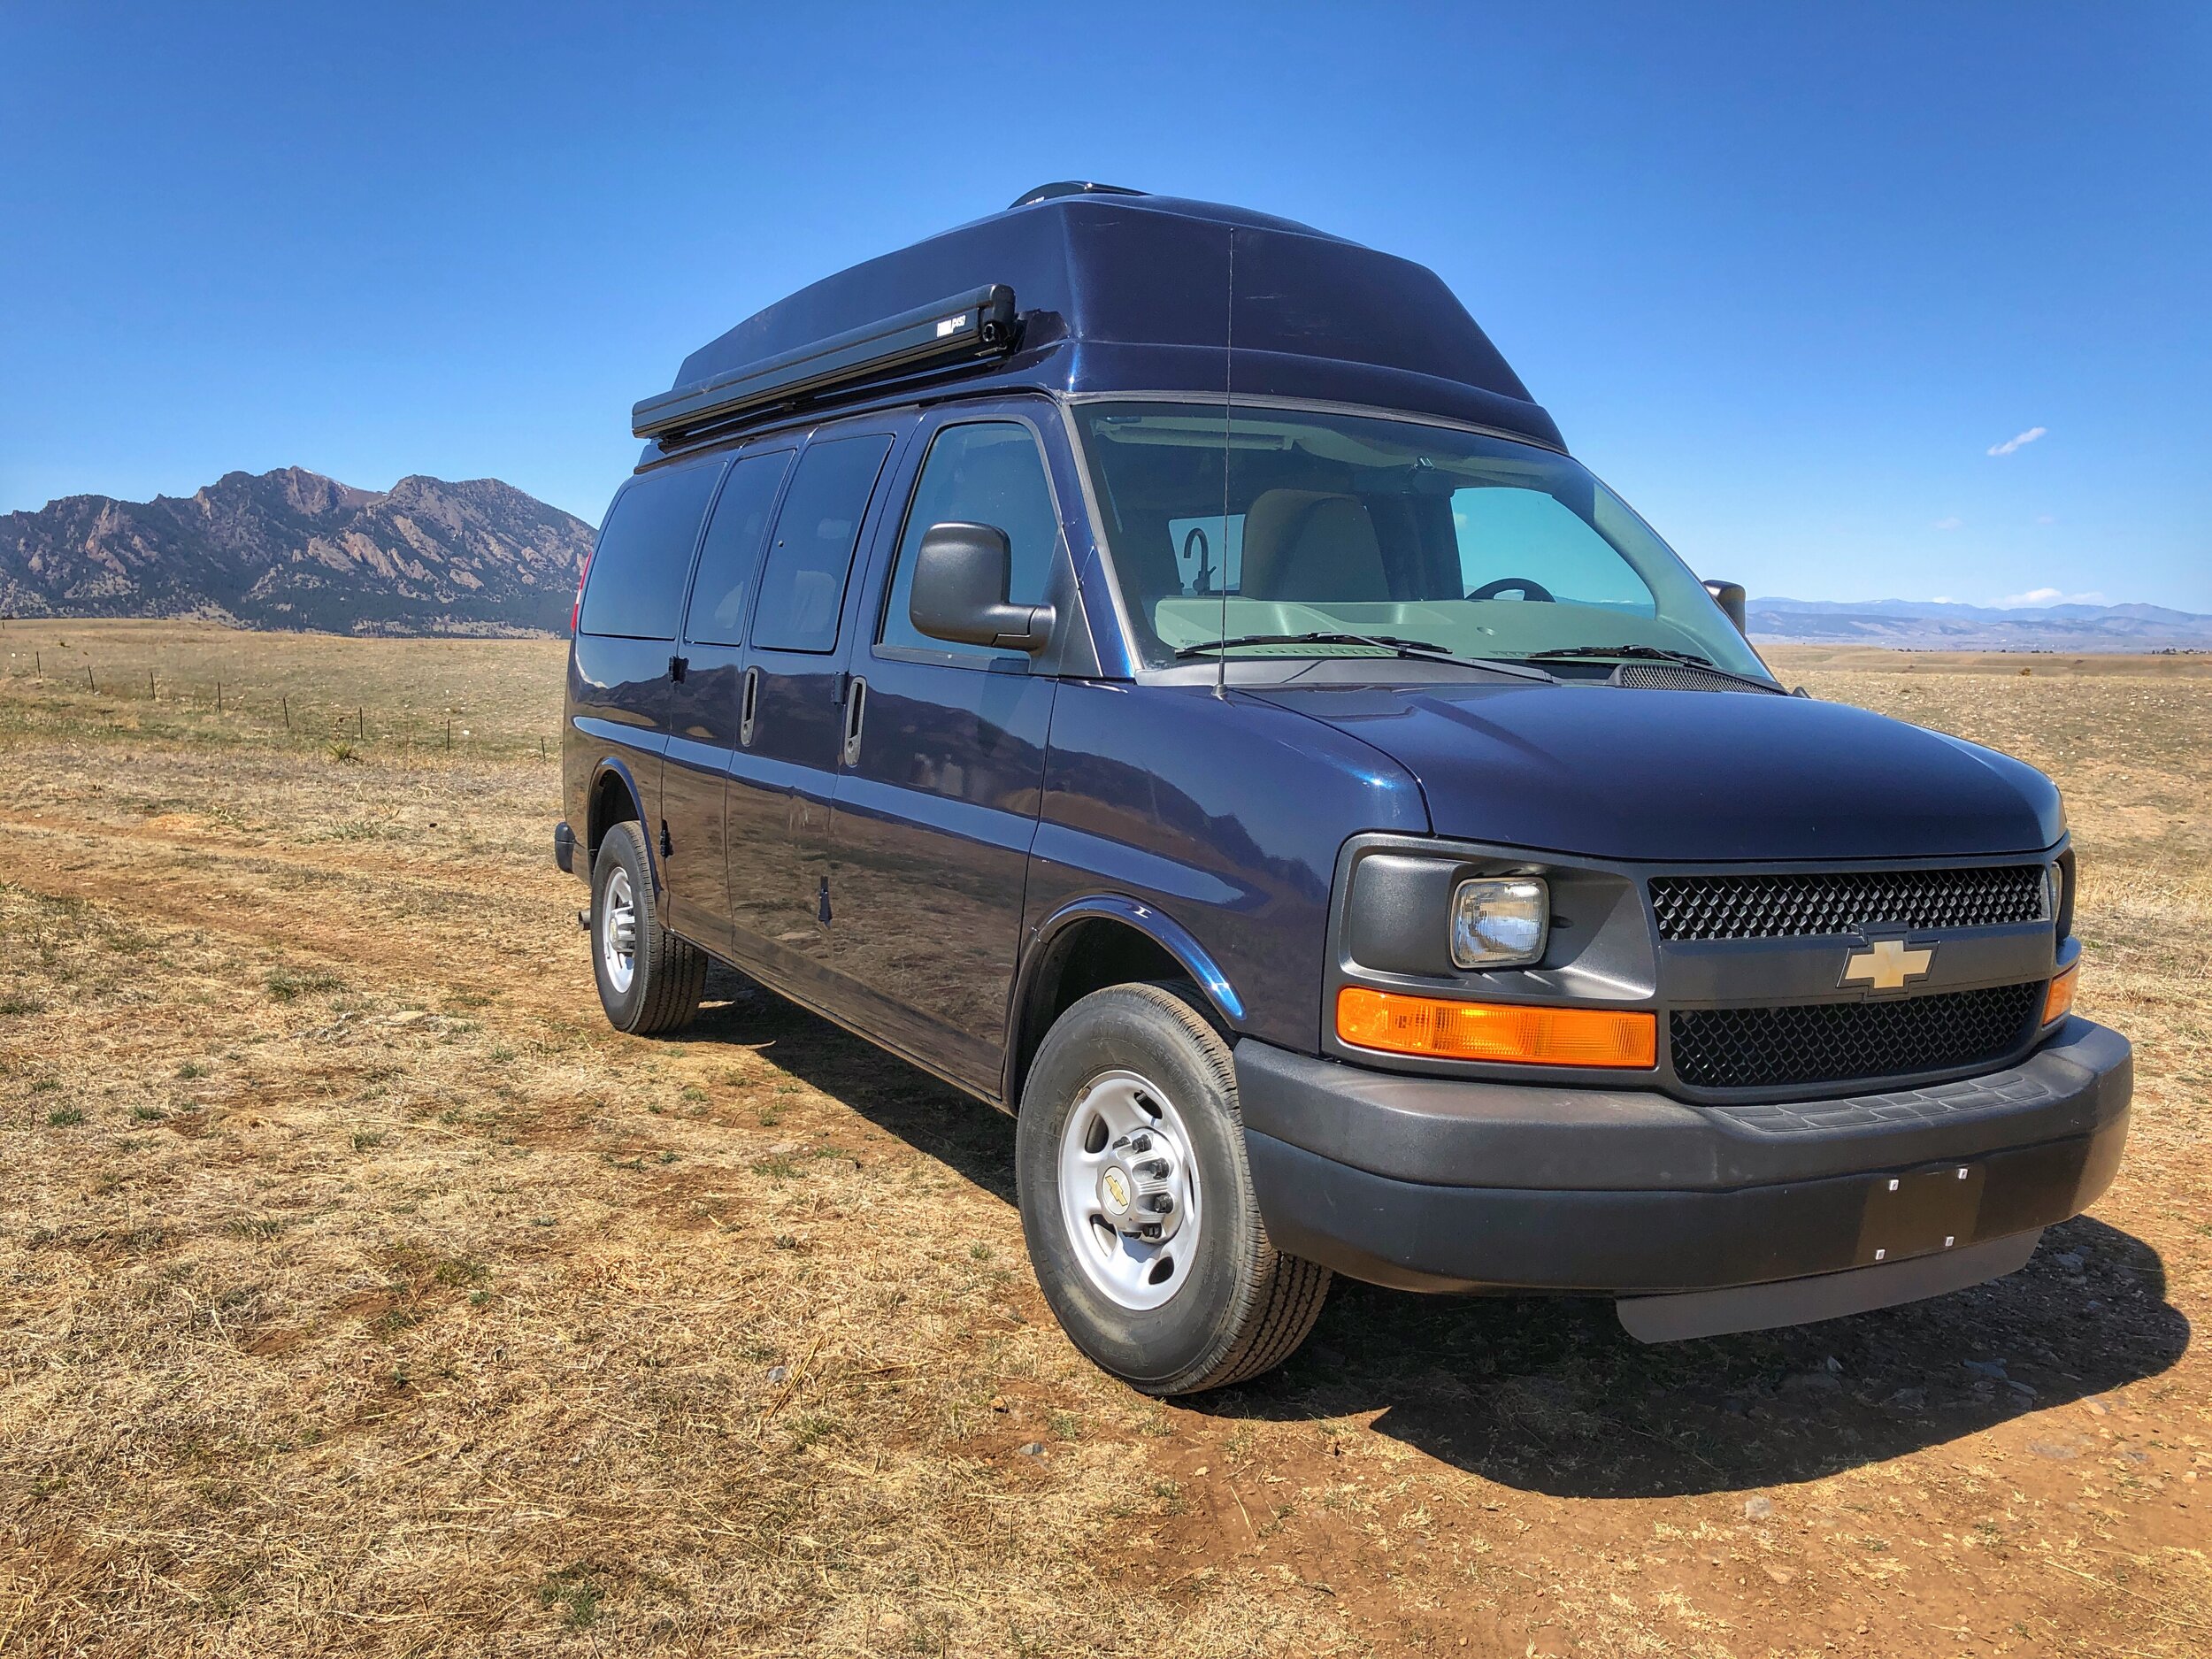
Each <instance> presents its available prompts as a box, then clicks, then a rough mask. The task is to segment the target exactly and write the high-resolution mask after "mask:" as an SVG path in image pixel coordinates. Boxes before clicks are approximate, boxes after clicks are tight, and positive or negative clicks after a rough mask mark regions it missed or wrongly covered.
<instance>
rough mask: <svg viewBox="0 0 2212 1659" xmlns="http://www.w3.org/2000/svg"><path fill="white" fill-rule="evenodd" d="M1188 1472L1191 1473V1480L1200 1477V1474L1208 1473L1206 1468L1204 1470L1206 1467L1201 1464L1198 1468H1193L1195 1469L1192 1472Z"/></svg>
mask: <svg viewBox="0 0 2212 1659" xmlns="http://www.w3.org/2000/svg"><path fill="white" fill-rule="evenodd" d="M1190 1472H1191V1478H1192V1479H1197V1478H1198V1477H1199V1476H1200V1475H1202V1474H1206V1473H1208V1472H1209V1471H1208V1470H1207V1468H1206V1465H1205V1464H1203V1463H1201V1464H1199V1465H1198V1467H1197V1468H1195V1469H1194V1470H1192V1471H1190Z"/></svg>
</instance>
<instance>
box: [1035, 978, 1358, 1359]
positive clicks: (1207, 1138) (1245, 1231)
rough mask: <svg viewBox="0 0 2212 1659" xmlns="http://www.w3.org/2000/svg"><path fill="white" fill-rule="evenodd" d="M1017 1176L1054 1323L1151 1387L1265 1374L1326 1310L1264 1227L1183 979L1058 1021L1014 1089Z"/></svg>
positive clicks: (1308, 1266) (1318, 1288)
mask: <svg viewBox="0 0 2212 1659" xmlns="http://www.w3.org/2000/svg"><path fill="white" fill-rule="evenodd" d="M1193 995H1194V994H1193ZM1015 1174H1016V1181H1017V1185H1018V1188H1019V1191H1020V1199H1021V1213H1022V1231H1023V1233H1024V1234H1025V1237H1026V1239H1027V1240H1028V1245H1029V1259H1030V1262H1031V1263H1032V1264H1033V1267H1034V1268H1035V1270H1036V1274H1037V1282H1038V1284H1039V1286H1041V1288H1042V1289H1043V1291H1044V1293H1045V1299H1046V1300H1047V1301H1048V1302H1050V1303H1051V1304H1052V1310H1053V1312H1054V1313H1055V1314H1056V1316H1057V1317H1058V1318H1059V1321H1060V1324H1061V1326H1062V1328H1063V1329H1064V1330H1065V1331H1066V1332H1067V1333H1068V1335H1069V1337H1070V1338H1071V1340H1073V1341H1074V1343H1075V1345H1076V1346H1077V1347H1078V1348H1081V1349H1082V1350H1083V1351H1084V1352H1085V1353H1086V1354H1087V1355H1089V1356H1090V1357H1091V1358H1092V1359H1093V1360H1094V1361H1095V1362H1096V1363H1098V1364H1099V1365H1100V1366H1102V1367H1103V1368H1104V1369H1105V1370H1107V1371H1111V1372H1113V1373H1114V1375H1116V1376H1117V1377H1119V1378H1121V1379H1124V1380H1125V1381H1126V1382H1128V1383H1130V1384H1131V1385H1132V1386H1135V1387H1137V1388H1141V1389H1142V1390H1143V1391H1144V1392H1146V1393H1147V1394H1195V1393H1197V1392H1199V1391H1200V1390H1202V1389H1207V1388H1220V1387H1224V1386H1227V1385H1229V1384H1231V1383H1235V1382H1241V1381H1243V1380H1244V1379H1246V1378H1248V1377H1255V1376H1257V1375H1258V1374H1259V1373H1260V1372H1262V1371H1269V1370H1271V1369H1273V1368H1274V1367H1275V1366H1277V1365H1279V1364H1280V1363H1282V1362H1283V1361H1284V1360H1286V1359H1287V1358H1289V1357H1290V1356H1291V1354H1292V1353H1293V1352H1294V1350H1295V1349H1296V1348H1297V1347H1298V1345H1299V1344H1300V1343H1301V1342H1302V1341H1304V1340H1306V1336H1307V1333H1309V1332H1310V1331H1311V1330H1312V1329H1313V1324H1314V1321H1315V1320H1316V1319H1317V1318H1318V1317H1320V1314H1321V1305H1322V1303H1323V1302H1324V1301H1325V1299H1326V1298H1327V1295H1328V1289H1329V1271H1328V1270H1327V1269H1326V1268H1325V1267H1321V1266H1317V1264H1315V1263H1311V1262H1307V1261H1303V1260H1301V1259H1300V1258H1298V1257H1296V1256H1286V1255H1284V1254H1283V1253H1282V1252H1281V1251H1279V1250H1278V1249H1276V1248H1274V1246H1273V1245H1272V1244H1271V1243H1270V1242H1269V1240H1268V1237H1267V1229H1266V1227H1265V1225H1263V1223H1262V1221H1261V1219H1260V1212H1259V1205H1258V1202H1257V1201H1256V1198H1255V1197H1254V1195H1253V1191H1252V1171H1251V1166H1250V1164H1249V1163H1248V1160H1247V1158H1246V1155H1245V1147H1244V1123H1243V1119H1242V1118H1241V1117H1240V1115H1239V1113H1238V1110H1237V1095H1236V1071H1235V1067H1234V1065H1233V1063H1232V1061H1231V1058H1230V1053H1229V1046H1228V1044H1227V1043H1226V1042H1225V1041H1223V1039H1222V1036H1221V1033H1219V1032H1217V1031H1216V1030H1215V1029H1214V1027H1213V1026H1212V1025H1210V1024H1209V1023H1208V1022H1207V1020H1206V1019H1205V1018H1203V1017H1202V1015H1201V1014H1200V1013H1199V1012H1198V1010H1197V1009H1196V1008H1195V1007H1194V1006H1193V1004H1192V1002H1191V1001H1190V1000H1187V998H1186V997H1185V996H1183V995H1178V993H1177V991H1176V990H1175V989H1174V988H1173V987H1166V986H1160V985H1118V986H1112V987H1108V988H1107V989H1105V990H1102V991H1095V992H1093V993H1092V994H1091V995H1088V996H1087V997H1085V998H1083V999H1082V1000H1081V1001H1080V1002H1077V1003H1076V1004H1075V1005H1074V1006H1073V1007H1071V1008H1070V1009H1069V1010H1067V1012H1066V1013H1064V1014H1063V1015H1062V1016H1061V1017H1060V1018H1059V1020H1058V1021H1057V1022H1056V1024H1055V1025H1053V1027H1052V1029H1051V1031H1050V1032H1048V1033H1047V1034H1046V1036H1045V1040H1044V1043H1043V1046H1042V1047H1041V1048H1039V1050H1038V1051H1037V1058H1036V1061H1035V1063H1034V1064H1033V1065H1032V1066H1031V1067H1030V1071H1029V1078H1028V1080H1027V1082H1026V1083H1025V1085H1024V1086H1023V1088H1022V1099H1021V1117H1020V1121H1019V1124H1018V1127H1017V1129H1016V1132H1015Z"/></svg>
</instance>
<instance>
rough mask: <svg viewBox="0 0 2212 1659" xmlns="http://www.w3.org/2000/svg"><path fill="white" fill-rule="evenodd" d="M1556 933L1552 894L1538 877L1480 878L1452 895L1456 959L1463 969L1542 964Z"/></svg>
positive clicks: (1453, 951)
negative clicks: (1547, 944)
mask: <svg viewBox="0 0 2212 1659" xmlns="http://www.w3.org/2000/svg"><path fill="white" fill-rule="evenodd" d="M1550 931H1551V889H1550V888H1549V887H1546V886H1545V885H1544V883H1543V882H1542V881H1541V880H1540V879H1538V878H1536V877H1534V876H1479V877H1477V878H1476V879H1473V880H1471V881H1463V882H1461V883H1460V884H1459V886H1458V887H1455V888H1454V889H1453V891H1452V960H1453V961H1454V962H1455V963H1457V964H1459V965H1460V966H1461V967H1463V968H1512V967H1520V966H1524V965H1525V964H1528V963H1532V962H1534V961H1537V960H1538V959H1539V958H1540V957H1541V956H1543V954H1544V940H1545V935H1546V934H1548V933H1549V932H1550Z"/></svg>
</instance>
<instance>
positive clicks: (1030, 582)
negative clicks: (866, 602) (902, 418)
mask: <svg viewBox="0 0 2212 1659" xmlns="http://www.w3.org/2000/svg"><path fill="white" fill-rule="evenodd" d="M949 520H957V521H961V522H964V523H968V524H987V525H992V526H996V527H997V528H999V529H1001V530H1003V531H1005V532H1006V539H1007V541H1008V543H1009V544H1010V546H1011V548H1012V550H1013V555H1014V562H1013V580H1011V582H1010V584H1009V591H1008V594H1007V597H1008V598H1009V599H1010V600H1011V601H1012V602H1013V603H1016V604H1018V605H1035V604H1042V603H1044V597H1045V584H1046V583H1047V582H1048V581H1049V580H1051V579H1052V557H1053V554H1054V553H1055V551H1056V550H1057V549H1058V547H1059V545H1060V516H1059V514H1058V513H1057V512H1056V511H1054V509H1053V505H1052V490H1051V488H1050V486H1048V484H1047V483H1046V482H1045V465H1044V457H1041V455H1039V454H1038V453H1037V441H1036V440H1035V439H1034V438H1033V437H1032V436H1030V434H1029V428H1028V427H1026V426H1021V425H1018V423H1016V422H1014V421H1010V420H993V421H979V422H978V423H976V424H975V425H973V426H948V427H946V428H945V429H944V430H943V431H942V432H941V433H939V434H937V441H936V442H934V443H933V444H931V445H930V447H929V459H928V461H927V462H926V463H925V464H924V465H923V467H922V476H921V480H920V481H919V482H918V484H916V485H915V487H914V503H913V505H912V506H911V507H910V508H909V509H908V510H907V514H906V533H905V534H904V535H902V537H901V538H900V540H899V562H898V567H897V568H896V569H895V571H894V572H892V575H891V592H890V595H889V596H888V598H887V600H886V602H885V610H884V614H883V642H884V643H885V644H886V645H911V646H919V647H921V648H922V649H926V650H933V651H962V652H967V653H971V654H972V655H974V656H978V657H993V656H1019V655H1020V653H1018V652H1002V651H994V650H993V649H991V648H990V647H988V646H983V645H956V644H953V643H951V642H949V641H945V640H933V639H930V638H929V637H927V636H926V634H923V633H922V632H921V631H920V630H919V629H918V628H916V627H915V626H914V623H913V619H912V618H910V616H909V615H908V614H907V601H908V598H909V596H910V595H911V594H912V592H913V588H914V556H915V553H916V551H917V549H919V548H920V546H921V544H922V537H923V536H924V535H925V534H927V532H928V530H929V527H930V526H932V525H933V524H943V523H946V522H947V521H949Z"/></svg>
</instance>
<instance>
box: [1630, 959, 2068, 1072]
mask: <svg viewBox="0 0 2212 1659" xmlns="http://www.w3.org/2000/svg"><path fill="white" fill-rule="evenodd" d="M2042 995H2043V984H2042V982H2041V981H2040V980H2038V981H2035V982H2033V983H2032V984H2028V985H2000V986H1995V987H1991V988H1989V989H1986V990H1980V991H1944V992H1940V993H1938V994H1936V995H1930V996H1914V997H1908V998H1906V999H1904V1000H1903V1001H1901V1002H1815V1003H1810V1004H1807V1005H1803V1006H1800V1007H1793V1008H1695V1009H1679V1010H1676V1011H1675V1012H1674V1013H1673V1014H1671V1015H1670V1016H1669V1017H1668V1034H1669V1036H1670V1038H1671V1041H1672V1043H1673V1048H1674V1071H1675V1075H1676V1076H1677V1077H1678V1078H1680V1079H1682V1080H1683V1081H1684V1082H1685V1083H1687V1084H1689V1085H1690V1086H1691V1087H1694V1088H1759V1087H1775V1086H1778V1085H1782V1084H1788V1083H1846V1082H1855V1081H1858V1080H1861V1079H1870V1078H1894V1077H1912V1076H1916V1075H1919V1074H1922V1073H1925V1072H1930V1071H1950V1070H1952V1069H1953V1068H1954V1067H1957V1066H1966V1065H1976V1064H1981V1063H1982V1062H1985V1061H1990V1060H1995V1059H1998V1058H2000V1057H2001V1056H2003V1055H2005V1054H2007V1053H2008V1052H2009V1051H2010V1050H2012V1049H2013V1048H2016V1047H2017V1046H2018V1045H2019V1044H2020V1043H2021V1042H2022V1041H2024V1040H2025V1038H2026V1037H2027V1034H2028V1020H2029V1018H2030V1017H2031V1016H2032V1014H2033V1013H2034V1012H2035V1011H2036V1010H2037V1008H2038V1007H2039V1001H2040V999H2041V997H2042Z"/></svg>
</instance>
